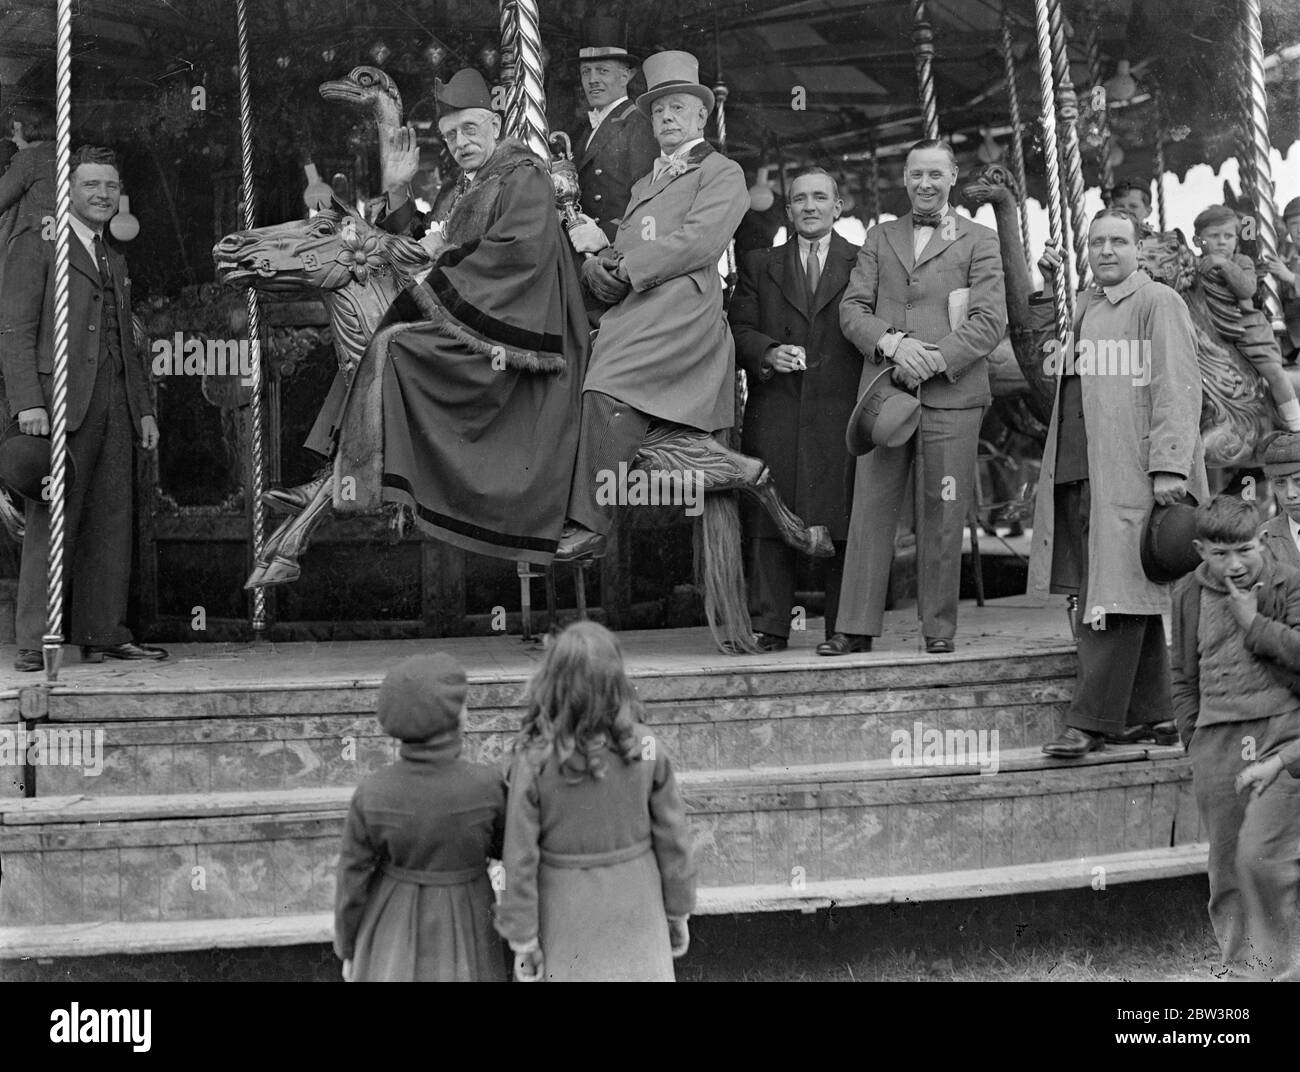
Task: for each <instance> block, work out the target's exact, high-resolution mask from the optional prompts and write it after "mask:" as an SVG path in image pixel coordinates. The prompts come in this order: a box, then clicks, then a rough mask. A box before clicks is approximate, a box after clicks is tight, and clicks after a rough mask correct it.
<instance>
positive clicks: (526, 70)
mask: <svg viewBox="0 0 1300 1072" xmlns="http://www.w3.org/2000/svg"><path fill="white" fill-rule="evenodd" d="M507 9H508V11H507ZM507 15H509V16H510V17H509V18H507ZM507 22H512V23H513V33H512V34H505V33H503V36H502V49H503V51H504V49H505V48H506V47H511V48H513V49H514V50H515V64H514V85H513V88H512V89H511V91H510V92H509V94H508V95H507V103H506V133H507V134H511V135H513V136H514V137H516V138H518V139H519V140H520V141H522V142H523V143H524V144H525V145H526V146H528V148H529V149H531V150H532V151H533V152H534V153H536V154H537V155H538V156H540V157H541V158H542V159H543V160H545V161H547V162H548V163H549V162H550V159H551V149H550V146H549V144H548V143H547V136H548V134H549V132H550V131H549V128H548V127H547V123H546V89H545V87H544V83H543V79H542V32H541V23H540V20H539V18H538V15H537V0H502V27H503V30H504V28H505V27H506V25H507Z"/></svg>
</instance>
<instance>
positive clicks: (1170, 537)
mask: <svg viewBox="0 0 1300 1072" xmlns="http://www.w3.org/2000/svg"><path fill="white" fill-rule="evenodd" d="M1194 539H1196V507H1195V506H1193V505H1192V502H1191V498H1190V497H1189V496H1184V497H1183V501H1182V502H1180V503H1174V504H1173V505H1172V506H1160V505H1159V504H1157V505H1156V506H1154V507H1152V508H1151V513H1150V514H1149V515H1148V516H1147V523H1146V525H1144V526H1143V528H1142V544H1141V546H1140V548H1139V549H1138V555H1139V557H1140V558H1141V560H1142V572H1143V573H1145V574H1146V575H1147V579H1148V580H1151V581H1155V583H1156V584H1173V582H1174V581H1176V580H1178V578H1180V577H1182V576H1184V575H1185V574H1188V573H1191V572H1192V570H1194V569H1195V568H1196V567H1197V566H1198V565H1200V562H1201V556H1200V555H1199V554H1198V553H1197V551H1196V548H1195V547H1193V546H1192V541H1193V540H1194Z"/></svg>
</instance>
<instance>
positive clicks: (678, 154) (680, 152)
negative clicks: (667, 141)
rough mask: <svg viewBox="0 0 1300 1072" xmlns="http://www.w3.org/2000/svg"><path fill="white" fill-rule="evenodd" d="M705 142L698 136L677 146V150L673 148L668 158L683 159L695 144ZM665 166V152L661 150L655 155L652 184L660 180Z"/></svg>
mask: <svg viewBox="0 0 1300 1072" xmlns="http://www.w3.org/2000/svg"><path fill="white" fill-rule="evenodd" d="M703 142H704V139H703V138H696V139H695V140H694V141H688V142H684V143H683V144H681V145H679V146H677V148H676V149H675V150H673V152H672V154H671V155H670V156H669V157H668V159H669V160H682V159H684V158H685V156H686V154H687V153H689V152H690V151H691V150H692V149H694V148H695V146H697V145H701V144H703ZM664 167H665V163H664V154H663V150H660V152H659V155H658V156H657V157H655V169H654V174H653V175H652V176H651V177H650V182H651V183H652V184H653V183H656V182H658V181H659V176H660V174H661V173H662V172H663V169H664Z"/></svg>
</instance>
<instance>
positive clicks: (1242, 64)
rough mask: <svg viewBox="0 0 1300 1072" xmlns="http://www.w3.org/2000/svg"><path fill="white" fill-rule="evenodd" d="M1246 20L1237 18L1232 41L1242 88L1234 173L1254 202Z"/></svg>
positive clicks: (1245, 193)
mask: <svg viewBox="0 0 1300 1072" xmlns="http://www.w3.org/2000/svg"><path fill="white" fill-rule="evenodd" d="M1246 22H1247V20H1246V19H1245V18H1243V19H1241V20H1239V22H1238V24H1237V38H1236V42H1235V43H1236V64H1237V72H1236V76H1237V82H1238V85H1240V86H1241V87H1242V90H1241V92H1240V93H1239V94H1238V97H1237V103H1238V113H1237V116H1236V118H1237V127H1236V135H1237V137H1236V141H1237V173H1238V178H1239V181H1240V183H1241V193H1242V196H1243V197H1246V198H1249V199H1250V200H1251V201H1254V200H1255V196H1256V189H1257V187H1258V184H1257V183H1256V181H1255V139H1254V137H1253V135H1252V134H1251V104H1250V31H1249V29H1248V27H1247V25H1246Z"/></svg>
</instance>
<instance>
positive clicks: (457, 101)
mask: <svg viewBox="0 0 1300 1072" xmlns="http://www.w3.org/2000/svg"><path fill="white" fill-rule="evenodd" d="M433 99H434V100H435V101H436V102H437V104H438V115H439V116H444V115H446V114H447V113H448V112H459V111H461V110H462V109H465V108H486V109H487V110H488V111H489V112H490V111H492V110H493V109H492V94H491V92H490V91H489V90H488V84H487V82H485V81H484V80H483V76H482V75H481V74H479V73H478V71H477V70H475V69H474V68H473V67H462V68H461V69H460V70H459V71H457V72H456V73H455V74H454V75H452V76H451V80H450V81H449V82H444V81H443V80H442V79H440V78H435V79H434V80H433Z"/></svg>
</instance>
